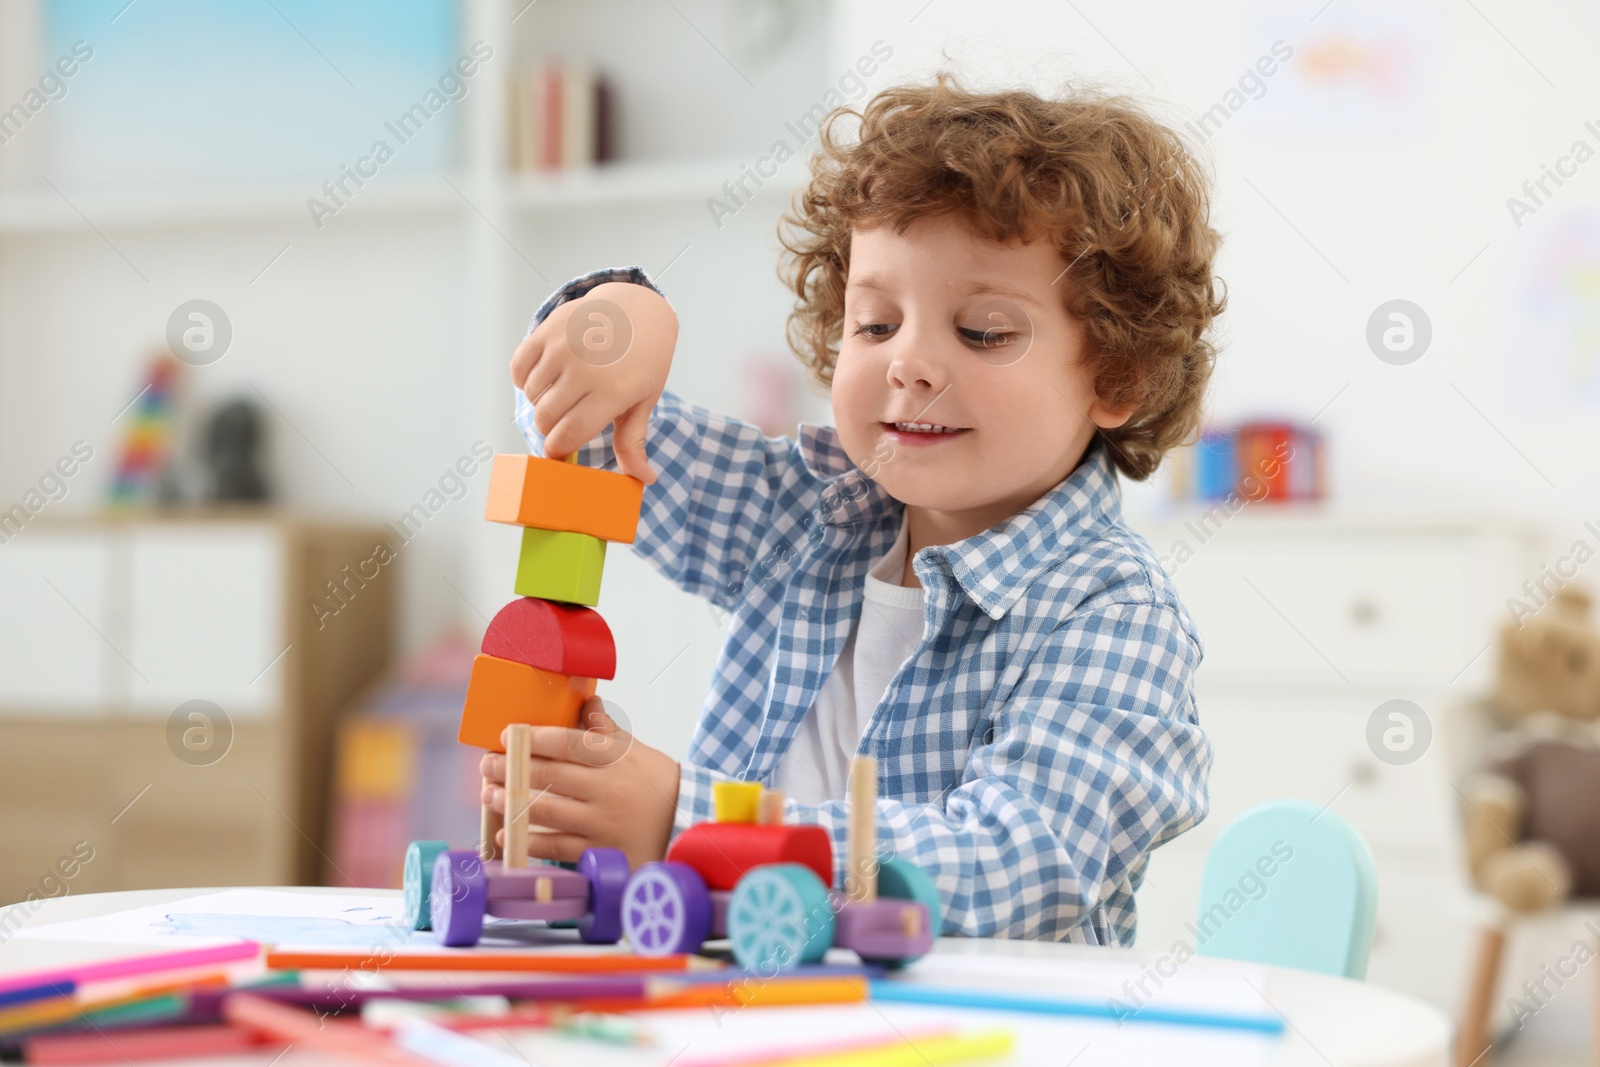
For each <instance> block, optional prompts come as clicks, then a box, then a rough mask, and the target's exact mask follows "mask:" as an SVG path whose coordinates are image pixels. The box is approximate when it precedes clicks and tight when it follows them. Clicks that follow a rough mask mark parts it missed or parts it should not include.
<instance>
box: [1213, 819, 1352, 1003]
mask: <svg viewBox="0 0 1600 1067" xmlns="http://www.w3.org/2000/svg"><path fill="white" fill-rule="evenodd" d="M1377 919H1378V876H1377V871H1376V869H1375V868H1374V866H1373V863H1372V852H1371V850H1370V849H1368V848H1367V843H1366V842H1365V841H1364V840H1362V838H1361V835H1360V834H1359V833H1357V832H1356V830H1355V828H1354V827H1353V826H1351V825H1350V824H1349V823H1348V822H1346V821H1345V820H1344V819H1343V818H1342V817H1340V815H1339V814H1338V813H1337V812H1335V811H1333V810H1331V809H1328V808H1319V807H1318V806H1317V805H1315V804H1311V803H1309V802H1307V801H1303V800H1272V801H1268V802H1267V803H1265V804H1260V805H1258V806H1256V807H1254V808H1251V809H1250V810H1249V811H1247V812H1245V813H1244V814H1243V815H1240V816H1239V817H1238V818H1237V819H1235V820H1233V822H1231V823H1229V824H1228V826H1227V827H1226V828H1225V829H1224V830H1223V831H1222V833H1221V835H1220V836H1218V838H1217V840H1216V843H1215V844H1213V845H1212V846H1211V851H1210V853H1209V854H1208V855H1207V856H1206V866H1205V871H1204V873H1203V874H1202V876H1201V885H1200V914H1199V917H1198V919H1197V920H1196V921H1195V929H1194V933H1195V937H1196V940H1197V942H1198V945H1197V949H1198V952H1199V954H1200V955H1202V956H1216V957H1221V958H1223V959H1234V960H1249V961H1252V962H1255V963H1267V964H1273V965H1275V966H1279V967H1294V968H1297V969H1299V970H1304V971H1316V972H1318V973H1321V974H1332V975H1339V976H1343V977H1345V978H1357V979H1360V978H1365V977H1366V973H1367V957H1368V955H1369V954H1370V952H1371V950H1372V932H1373V928H1374V927H1375V926H1376V924H1377Z"/></svg>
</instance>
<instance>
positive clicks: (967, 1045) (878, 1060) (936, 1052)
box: [779, 1030, 1013, 1067]
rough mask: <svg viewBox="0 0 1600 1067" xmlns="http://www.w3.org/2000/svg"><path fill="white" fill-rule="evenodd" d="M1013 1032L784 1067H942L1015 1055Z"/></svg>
mask: <svg viewBox="0 0 1600 1067" xmlns="http://www.w3.org/2000/svg"><path fill="white" fill-rule="evenodd" d="M1012 1041H1013V1035H1012V1033H1011V1031H1010V1030H982V1031H979V1032H977V1033H974V1034H949V1035H947V1036H944V1037H930V1038H927V1039H926V1040H923V1041H920V1042H915V1043H913V1042H910V1041H897V1042H895V1043H894V1044H891V1045H887V1046H883V1047H879V1048H873V1049H861V1050H858V1051H850V1052H843V1051H841V1052H829V1053H824V1054H823V1055H821V1056H802V1057H800V1058H798V1059H786V1060H781V1061H779V1062H781V1063H782V1064H783V1067H934V1065H937V1064H941V1063H965V1062H966V1061H968V1060H981V1059H988V1058H990V1057H993V1056H1004V1055H1007V1054H1009V1053H1010V1052H1011V1044H1012Z"/></svg>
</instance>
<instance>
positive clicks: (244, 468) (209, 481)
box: [203, 397, 272, 504]
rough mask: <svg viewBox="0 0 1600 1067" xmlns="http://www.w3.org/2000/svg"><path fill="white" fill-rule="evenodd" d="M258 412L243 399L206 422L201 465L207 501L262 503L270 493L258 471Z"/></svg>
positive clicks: (260, 428)
mask: <svg viewBox="0 0 1600 1067" xmlns="http://www.w3.org/2000/svg"><path fill="white" fill-rule="evenodd" d="M263 436H264V434H263V426H262V418H261V409H260V408H259V407H257V406H256V405H255V404H254V403H253V402H251V401H250V400H249V399H248V398H246V397H239V398H236V399H234V400H229V401H227V402H226V403H224V404H222V405H221V406H220V407H218V408H217V409H216V411H214V412H213V413H212V415H211V418H210V420H209V421H208V422H207V423H206V432H205V441H204V455H203V463H204V466H205V469H206V487H205V496H206V500H207V501H209V502H210V503H213V504H264V503H266V502H267V501H269V500H270V499H271V496H272V493H271V490H270V488H269V487H268V484H267V479H266V476H265V475H264V474H262V471H261V447H262V443H263V441H262V438H263Z"/></svg>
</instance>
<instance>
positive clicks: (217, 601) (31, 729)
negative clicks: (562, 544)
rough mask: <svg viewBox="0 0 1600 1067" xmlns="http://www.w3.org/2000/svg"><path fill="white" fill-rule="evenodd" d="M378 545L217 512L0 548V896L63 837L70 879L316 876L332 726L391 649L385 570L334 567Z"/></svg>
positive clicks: (96, 882) (39, 530) (36, 533)
mask: <svg viewBox="0 0 1600 1067" xmlns="http://www.w3.org/2000/svg"><path fill="white" fill-rule="evenodd" d="M384 540H386V535H385V533H384V531H383V530H382V529H381V528H380V527H376V526H374V527H366V526H360V525H346V524H337V523H325V522H311V521H297V520H292V519H280V518H261V517H256V516H252V515H240V514H219V515H208V516H204V517H193V518H154V519H134V518H127V519H121V518H109V519H81V520H73V519H65V520H57V521H49V522H47V521H43V520H41V521H39V522H36V523H34V524H32V525H30V526H29V527H28V528H27V529H26V530H24V531H22V532H21V533H20V534H19V535H18V536H16V537H15V538H13V539H12V540H11V541H9V542H7V543H6V544H5V545H3V546H0V604H3V605H4V608H5V610H4V611H0V901H6V902H9V901H14V900H17V899H20V898H22V897H24V896H25V895H26V894H27V893H29V892H38V891H40V885H41V880H43V879H45V878H46V877H47V876H48V874H49V872H50V871H51V869H52V868H53V867H54V865H55V863H56V861H57V860H58V859H59V858H60V857H61V856H64V855H67V854H68V853H69V852H70V851H71V850H72V848H73V846H74V844H75V843H76V842H79V841H83V842H87V844H88V846H89V847H91V848H92V849H93V850H94V858H93V859H92V860H90V861H89V862H88V863H85V864H83V865H82V867H81V870H80V871H79V873H78V874H77V875H76V876H75V877H74V878H73V879H72V881H71V882H70V883H69V884H68V885H67V887H66V888H67V889H68V890H69V891H72V892H87V891H101V890H109V889H133V888H146V887H160V886H183V885H196V886H198V885H246V884H295V883H314V882H316V881H317V880H318V878H319V876H320V873H321V866H322V859H321V853H322V852H324V851H325V850H326V849H325V846H324V844H323V841H324V837H325V827H326V824H327V817H326V811H325V808H326V796H327V777H328V773H329V751H330V750H329V743H330V738H331V735H332V730H333V727H334V725H335V718H336V716H337V714H338V712H339V710H340V709H341V708H342V707H343V706H344V705H345V704H347V703H348V702H349V701H350V700H351V699H352V698H353V697H354V696H355V695H356V693H357V692H358V691H359V690H360V689H361V688H362V687H363V686H365V685H366V684H367V683H368V682H369V681H370V680H371V679H372V678H373V677H374V676H375V675H376V674H377V673H378V672H379V671H380V670H381V669H382V668H383V667H384V666H385V665H386V664H387V662H388V660H389V656H390V634H391V625H392V624H391V614H392V601H393V596H394V593H393V583H394V581H395V578H394V574H395V572H396V568H395V566H394V565H393V564H390V565H389V566H386V567H384V568H383V570H382V573H380V574H378V575H377V576H376V577H374V578H373V579H372V580H368V581H364V582H363V583H361V584H359V585H357V584H356V583H353V582H347V581H346V575H345V573H344V571H343V568H344V567H345V566H346V564H349V565H350V566H352V567H356V566H358V565H360V563H361V561H363V560H366V559H368V558H369V557H370V556H371V555H372V550H373V546H374V545H375V544H376V543H378V542H379V541H384ZM329 582H333V583H335V584H336V585H338V584H340V583H344V584H343V589H342V590H341V596H342V598H343V601H342V603H341V601H340V600H336V599H334V598H333V594H332V593H331V592H330V589H329V587H328V586H327V584H326V583H329ZM318 604H321V605H323V606H324V608H325V609H338V610H337V614H329V612H328V611H327V610H322V611H319V610H318V609H317V607H316V605H318Z"/></svg>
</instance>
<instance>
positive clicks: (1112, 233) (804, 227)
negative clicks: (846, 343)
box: [778, 72, 1227, 480]
mask: <svg viewBox="0 0 1600 1067" xmlns="http://www.w3.org/2000/svg"><path fill="white" fill-rule="evenodd" d="M846 116H853V117H855V118H857V119H859V120H860V121H859V130H858V136H857V137H856V138H855V140H854V141H853V142H852V143H842V141H841V138H840V136H839V134H838V133H837V132H836V130H835V126H836V124H837V123H838V122H839V120H841V119H843V118H845V117H846ZM819 137H820V142H821V148H820V150H819V151H818V152H817V153H816V154H815V155H814V156H813V157H812V159H811V171H812V175H811V180H810V183H809V184H808V185H807V187H806V188H805V189H803V190H802V191H800V192H799V193H798V194H796V196H795V199H794V202H793V203H792V204H791V206H790V210H789V211H788V212H787V213H785V215H784V216H783V219H782V222H781V223H780V226H779V234H778V239H779V241H780V242H781V243H782V245H783V247H784V249H785V254H784V256H783V260H782V263H781V264H780V267H779V274H780V276H781V277H782V278H783V280H784V283H785V285H787V286H788V287H790V288H792V289H793V290H794V293H795V295H796V297H797V300H796V301H795V306H794V310H793V311H792V312H791V313H790V315H789V322H788V340H789V345H790V347H791V348H792V349H793V350H794V352H795V354H796V355H798V356H799V357H800V359H801V361H802V362H804V363H805V364H806V366H807V367H808V368H809V369H810V371H811V374H812V376H813V377H814V378H815V379H816V380H817V381H818V382H819V383H821V384H822V385H823V386H825V387H831V385H832V382H833V370H834V366H835V365H836V363H837V362H838V358H839V345H840V341H841V339H842V337H843V325H844V290H845V282H846V280H847V276H848V273H849V268H850V235H851V230H852V228H853V227H854V226H855V225H857V224H862V225H864V226H867V227H872V226H876V225H878V224H880V223H885V222H886V223H889V224H890V225H892V226H893V227H894V229H895V232H897V233H904V232H905V230H906V227H907V226H908V225H909V224H910V223H911V222H913V221H915V220H917V219H921V218H925V217H930V216H937V215H943V214H949V213H955V214H957V215H959V216H960V217H962V218H963V219H964V220H965V221H966V222H967V223H968V224H969V225H970V226H972V227H973V229H974V231H975V232H976V233H978V234H980V235H982V236H984V237H987V238H989V239H991V240H994V241H997V242H1000V243H1012V242H1021V243H1029V242H1032V241H1034V240H1036V239H1039V238H1044V239H1048V240H1050V241H1052V242H1053V243H1054V244H1055V246H1056V248H1057V249H1058V250H1059V251H1060V253H1061V256H1062V258H1063V259H1064V260H1065V261H1066V262H1068V263H1069V264H1071V266H1070V268H1069V269H1070V273H1071V278H1072V280H1073V282H1074V283H1075V284H1071V285H1064V286H1062V287H1061V288H1062V290H1063V297H1062V299H1063V304H1064V306H1065V307H1066V309H1067V311H1068V312H1069V313H1071V314H1072V315H1073V316H1075V317H1076V318H1078V319H1080V320H1082V322H1083V323H1084V325H1085V327H1086V333H1087V336H1088V339H1089V353H1088V358H1089V360H1090V362H1091V365H1092V367H1093V374H1094V382H1095V392H1096V394H1097V395H1098V396H1099V397H1100V398H1101V400H1103V401H1104V402H1106V403H1108V404H1112V405H1122V404H1130V403H1131V404H1134V405H1135V409H1134V414H1133V415H1132V416H1131V417H1130V418H1129V419H1128V421H1127V422H1126V423H1124V424H1123V425H1122V426H1120V427H1117V428H1115V429H1111V430H1102V431H1101V434H1102V435H1103V436H1104V437H1105V438H1107V440H1108V441H1110V443H1111V445H1112V448H1111V449H1110V455H1111V460H1112V462H1113V463H1115V464H1116V466H1117V468H1118V469H1119V470H1121V471H1122V472H1123V473H1124V474H1126V475H1127V476H1128V477H1130V478H1133V479H1136V480H1143V479H1144V478H1147V477H1149V475H1150V474H1151V473H1152V472H1153V471H1154V470H1155V469H1156V467H1157V466H1158V465H1159V464H1160V462H1161V457H1162V456H1163V455H1164V454H1165V453H1166V452H1167V450H1168V449H1170V448H1172V447H1173V446H1175V445H1179V444H1183V443H1186V442H1188V441H1190V440H1192V439H1193V437H1194V435H1195V432H1196V431H1197V430H1198V427H1199V422H1200V408H1201V402H1202V400H1203V398H1204V394H1205V388H1206V383H1207V381H1208V380H1209V379H1210V377H1211V369H1212V365H1213V363H1214V362H1215V359H1216V348H1215V347H1214V346H1213V345H1212V344H1211V343H1210V342H1209V341H1208V340H1207V339H1206V336H1205V335H1206V332H1207V329H1208V328H1209V326H1210V325H1211V322H1212V320H1213V319H1215V318H1216V316H1217V315H1219V314H1221V313H1222V311H1223V310H1224V308H1225V307H1226V305H1227V294H1226V290H1225V287H1224V290H1223V292H1221V293H1220V294H1219V293H1217V292H1216V291H1215V287H1214V285H1213V278H1212V273H1211V266H1212V259H1213V257H1214V256H1215V255H1216V252H1217V248H1218V246H1219V244H1220V243H1221V236H1220V235H1219V234H1218V233H1217V231H1216V230H1214V229H1212V228H1211V226H1210V223H1209V216H1210V203H1209V192H1208V185H1207V180H1206V175H1205V173H1204V171H1203V170H1202V169H1201V167H1200V165H1199V164H1198V163H1197V162H1196V160H1195V159H1194V157H1193V156H1192V155H1191V154H1190V152H1189V151H1188V149H1187V148H1186V147H1185V145H1184V144H1183V142H1182V141H1181V140H1180V139H1179V137H1178V136H1177V134H1175V133H1174V132H1173V131H1172V130H1170V129H1169V128H1167V127H1166V126H1164V125H1162V124H1161V123H1160V122H1158V121H1156V120H1155V119H1154V118H1152V117H1150V116H1149V115H1148V114H1147V113H1146V112H1145V111H1144V110H1143V109H1142V108H1141V107H1140V106H1139V105H1138V104H1137V103H1135V102H1134V101H1132V100H1129V99H1127V98H1125V97H1121V96H1108V95H1103V94H1100V93H1098V92H1072V93H1070V94H1068V95H1067V96H1066V98H1065V99H1060V100H1052V99H1045V98H1042V97H1040V96H1038V95H1036V94H1034V93H1031V92H1026V91H1008V92H997V93H975V92H969V91H968V90H966V89H964V88H962V87H961V85H960V84H959V83H958V82H957V81H956V79H955V78H954V77H953V76H952V75H950V74H948V73H945V72H941V73H939V74H938V75H937V77H936V79H935V81H934V83H933V84H931V85H905V86H899V87H896V88H891V89H886V90H884V91H883V92H881V93H879V94H878V95H877V96H875V97H873V99H872V100H870V101H869V102H868V103H867V105H866V108H865V110H864V111H859V112H858V111H856V110H855V109H853V108H848V107H845V108H837V109H835V110H834V111H832V112H830V113H829V114H828V116H827V117H826V118H825V119H824V120H823V123H822V126H821V129H820V131H819ZM1217 282H1218V284H1221V282H1220V279H1218V280H1217Z"/></svg>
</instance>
